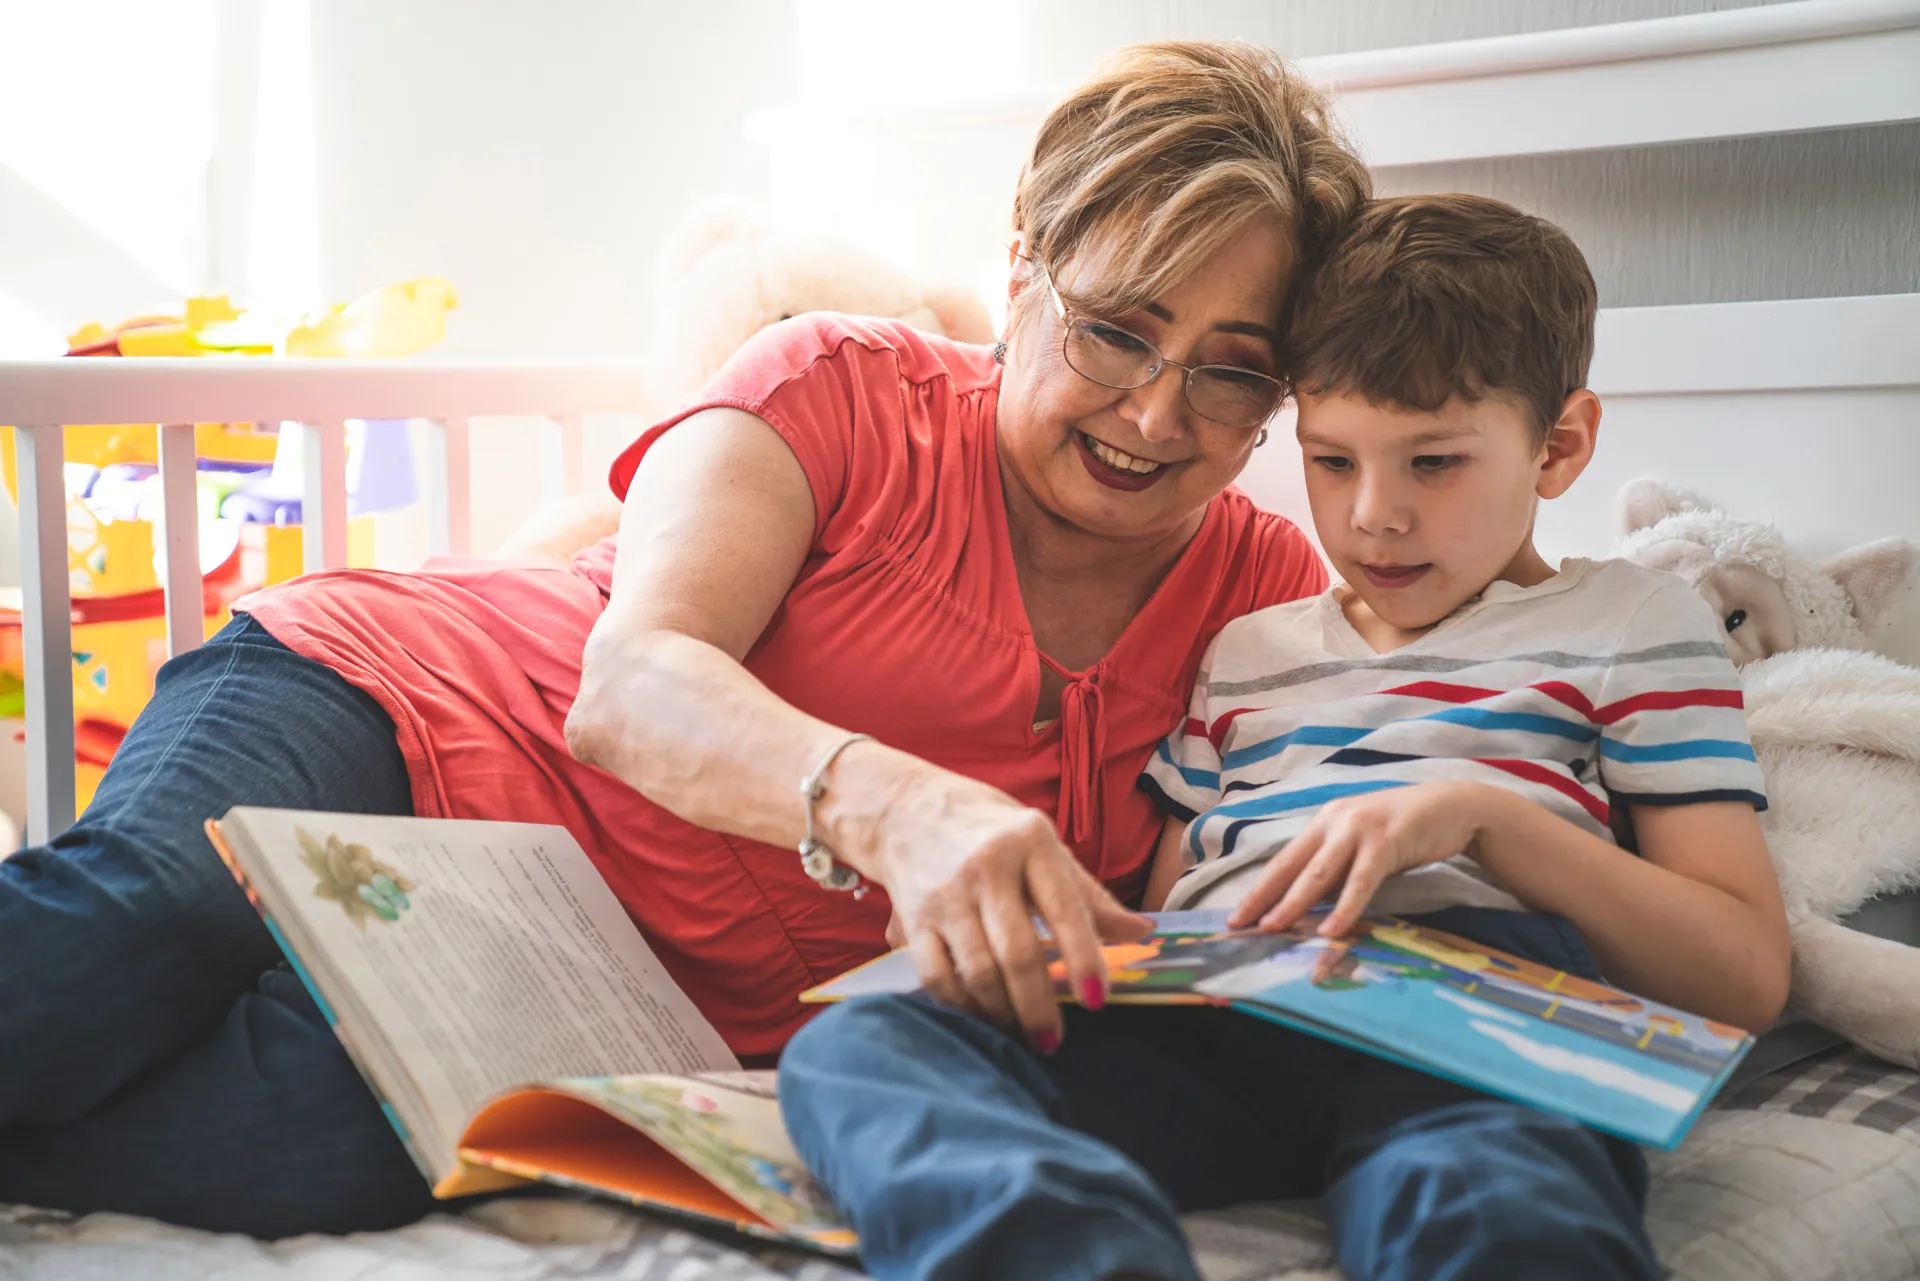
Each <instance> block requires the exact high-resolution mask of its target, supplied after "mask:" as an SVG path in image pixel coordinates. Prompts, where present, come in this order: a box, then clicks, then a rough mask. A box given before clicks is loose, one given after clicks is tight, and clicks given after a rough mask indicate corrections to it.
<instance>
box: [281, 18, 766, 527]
mask: <svg viewBox="0 0 1920 1281" xmlns="http://www.w3.org/2000/svg"><path fill="white" fill-rule="evenodd" d="M793 32H794V18H793V10H792V5H791V4H788V3H778V2H761V0H703V3H701V4H697V5H667V4H632V3H626V2H624V0H548V2H547V3H543V4H539V5H530V4H512V3H498V2H488V3H474V2H472V0H407V2H406V3H392V2H391V0H322V2H320V3H316V4H315V5H314V6H313V57H314V91H315V98H316V112H315V123H316V135H317V156H318V179H319V181H318V190H319V196H320V202H319V230H320V277H321V285H322V288H323V291H324V292H325V294H326V295H327V296H328V297H331V298H348V297H352V296H354V295H355V294H357V293H359V292H361V291H363V290H366V289H370V288H373V287H375V286H377V285H380V284H383V283H386V282H388V281H393V280H400V279H405V278H407V277H410V276H421V275H441V276H445V277H446V278H447V279H448V280H450V281H452V282H453V284H454V287H455V288H456V289H457V290H458V292H459V294H460V307H459V309H458V310H457V311H456V312H454V313H453V315H452V316H451V317H450V318H449V326H448V336H447V340H446V342H445V343H444V344H443V345H442V346H441V347H440V348H439V349H437V350H438V352H439V353H440V354H444V355H447V356H460V357H491V356H520V357H538V356H568V355H576V356H631V355H638V354H640V353H641V352H642V350H643V349H644V345H645V343H646V341H647V329H648V325H649V323H650V318H649V308H650V305H651V303H650V299H651V272H652V266H653V256H654V251H655V248H656V245H657V242H658V240H659V238H660V236H661V234H662V232H663V231H665V230H666V228H667V227H668V226H669V225H670V224H671V222H672V221H673V219H674V218H675V217H676V216H677V215H678V213H679V212H680V211H681V210H682V209H683V208H684V207H685V206H686V204H687V203H689V202H690V201H691V200H693V199H694V198H696V197H697V196H700V195H708V194H723V193H724V194H734V195H740V196H744V197H748V198H755V199H759V200H765V199H766V196H767V162H766V156H765V153H764V152H763V151H762V150H761V149H760V148H758V147H756V146H755V145H754V144H753V143H751V142H750V141H749V140H748V139H747V137H746V135H745V133H744V131H743V129H742V123H741V122H742V120H743V119H744V118H745V117H746V115H747V114H748V113H749V112H750V111H752V110H754V109H756V108H759V107H763V106H770V105H773V104H775V103H779V102H783V101H786V100H788V99H790V98H792V97H793V96H794V94H795V92H796V91H797V86H798V75H799V72H798V68H797V66H795V64H794V61H793V58H792V56H791V49H790V46H791V44H792V40H793ZM631 431H632V425H631V424H613V423H595V424H590V439H589V453H588V465H589V468H590V475H591V474H592V473H603V471H604V467H605V465H606V463H607V462H608V461H609V460H610V458H611V456H612V454H613V453H614V452H616V450H617V449H618V447H619V445H620V444H622V443H624V440H625V438H626V437H627V436H628V435H630V434H631ZM535 456H536V455H535V451H534V449H533V447H532V446H531V444H530V443H528V442H526V441H524V440H523V439H520V438H519V437H518V436H517V435H516V433H515V431H514V429H513V428H512V426H511V425H502V424H484V423H483V424H480V425H479V426H478V427H477V428H476V431H475V438H474V468H473V480H474V496H473V522H474V524H473V546H474V548H475V550H477V551H484V550H486V549H487V548H489V547H492V546H493V545H495V544H496V543H497V542H498V541H499V540H500V539H501V538H502V537H504V536H505V535H506V534H507V533H508V532H510V531H511V530H512V529H513V527H514V526H515V525H517V524H518V523H519V521H520V519H521V518H522V517H523V515H524V514H525V513H526V512H527V511H529V510H531V508H532V506H533V505H534V502H535V498H534V494H533V492H532V486H531V485H530V484H529V483H528V479H527V478H528V476H529V474H530V468H531V467H532V466H533V460H534V458H535Z"/></svg>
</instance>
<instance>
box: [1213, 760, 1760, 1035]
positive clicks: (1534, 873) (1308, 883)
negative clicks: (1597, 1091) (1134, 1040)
mask: <svg viewBox="0 0 1920 1281" xmlns="http://www.w3.org/2000/svg"><path fill="white" fill-rule="evenodd" d="M1631 812H1632V814H1633V817H1634V820H1635V823H1636V825H1637V830H1638V833H1639V838H1640V856H1638V857H1636V856H1635V855H1633V854H1631V853H1629V852H1628V851H1626V850H1623V849H1621V848H1620V847H1619V846H1617V845H1615V844H1613V843H1612V842H1611V841H1608V840H1606V839H1604V838H1602V837H1599V836H1596V835H1594V834H1593V833H1591V832H1588V831H1584V830H1582V829H1581V828H1579V827H1576V826H1575V825H1574V824H1572V823H1570V822H1568V821H1567V820H1566V819H1563V818H1561V817H1560V816H1559V815H1557V814H1554V813H1552V812H1551V811H1549V810H1547V809H1546V808H1544V807H1543V806H1540V805H1537V804H1535V803H1534V802H1533V801H1530V800H1528V799H1527V798H1526V797H1524V796H1522V795H1520V794H1519V793H1517V792H1513V791H1510V790H1508V789H1507V788H1504V787H1499V786H1496V785H1494V784H1491V783H1478V782H1445V783H1421V784H1416V785H1414V786H1411V787H1403V788H1396V789H1394V790H1392V791H1385V792H1375V793H1372V794H1369V795H1365V796H1352V797H1345V798H1343V799H1341V800H1337V801H1334V802H1331V803H1330V804H1327V805H1324V806H1322V807H1321V808H1320V810H1319V812H1318V813H1316V814H1315V815H1314V817H1313V820H1312V821H1311V822H1310V823H1309V824H1308V825H1307V827H1306V828H1305V829H1303V830H1302V831H1301V833H1300V834H1299V835H1298V836H1296V837H1294V838H1293V839H1292V840H1291V841H1289V842H1288V843H1287V846H1286V848H1285V849H1284V850H1283V851H1282V852H1281V853H1280V854H1279V855H1277V856H1276V857H1275V858H1274V860H1273V861H1272V862H1271V863H1269V864H1268V865H1267V868H1266V870H1265V871H1264V872H1263V873H1262V875H1261V877H1260V880H1259V881H1258V882H1257V883H1256V884H1255V886H1254V887H1253V889H1252V890H1251V891H1249V893H1248V895H1247V897H1246V899H1245V900H1244V901H1243V902H1242V903H1241V904H1240V906H1239V907H1238V908H1236V909H1235V910H1234V914H1233V917H1232V918H1231V919H1232V922H1233V924H1235V925H1247V924H1251V923H1252V922H1253V921H1254V920H1258V921H1259V922H1260V925H1261V927H1262V928H1265V929H1281V928H1284V927H1286V926H1287V925H1290V924H1292V922H1293V921H1295V920H1296V919H1298V918H1299V916H1300V915H1301V914H1302V913H1304V912H1305V911H1307V910H1308V909H1309V908H1311V907H1312V906H1313V905H1314V904H1315V903H1317V902H1319V901H1320V900H1321V898H1322V897H1323V896H1325V895H1328V894H1338V896H1339V901H1338V903H1337V904H1336V905H1335V907H1334V909H1333V911H1332V912H1331V913H1330V914H1329V915H1328V918H1327V920H1326V921H1325V922H1324V923H1323V924H1322V926H1321V929H1322V930H1323V931H1325V932H1328V933H1335V934H1337V933H1341V932H1343V931H1344V930H1345V928H1346V927H1347V926H1348V925H1350V924H1351V923H1352V921H1353V919H1354V918H1355V917H1357V916H1358V915H1359V914H1360V912H1361V911H1363V910H1364V909H1365V907H1366V904H1367V902H1368V900H1369V899H1371V898H1372V897H1373V894H1374V891H1375V890H1377V889H1378V888H1379V887H1380V885H1381V883H1382V882H1384V881H1385V880H1386V878H1387V877H1389V876H1393V875H1395V874H1397V873H1399V872H1404V871H1408V870H1410V869H1412V868H1415V867H1421V866H1424V865H1426V864H1428V863H1437V862H1440V861H1442V860H1443V859H1446V858H1450V857H1452V856H1453V855H1455V854H1459V853H1463V852H1464V853H1466V854H1469V855H1471V856H1472V857H1473V859H1474V860H1475V861H1476V862H1478V863H1479V864H1480V866H1481V867H1482V868H1484V869H1486V871H1487V872H1488V873H1490V874H1491V875H1492V876H1493V878H1494V879H1495V880H1496V881H1498V882H1499V883H1500V885H1501V886H1502V887H1503V888H1504V889H1506V890H1507V891H1508V892H1509V893H1511V894H1512V895H1513V896H1514V897H1515V898H1517V899H1519V900H1520V901H1521V902H1522V903H1525V904H1526V905H1527V906H1528V907H1530V908H1532V909H1534V910H1535V911H1541V912H1558V913H1559V914H1560V915H1562V916H1565V917H1566V918H1567V919H1568V920H1570V921H1572V922H1573V924H1574V925H1575V926H1576V927H1578V928H1579V930H1580V932H1581V933H1582V934H1583V935H1585V936H1586V939H1587V942H1588V944H1589V945H1590V946H1591V947H1592V949H1593V952H1594V956H1595V959H1596V960H1598V961H1599V963H1600V966H1601V969H1602V970H1603V971H1604V972H1605V973H1606V976H1607V978H1608V979H1609V980H1611V981H1613V982H1616V983H1618V984H1620V985H1621V986H1622V987H1626V988H1629V989H1631V990H1632V991H1635V992H1638V993H1640V994H1641V995H1643V996H1649V997H1652V998H1653V999H1654V1000H1656V1001H1662V1002H1665V1003H1666V1004H1668V1005H1676V1006H1679V1007H1680V1008H1681V1009H1684V1010H1691V1011H1693V1012H1694V1013H1696V1014H1702V1015H1705V1016H1706V1017H1708V1018H1712V1019H1717V1020H1720V1021H1721V1022H1725V1023H1731V1024H1733V1025H1734V1026H1735V1027H1743V1028H1749V1029H1753V1030H1756V1031H1757V1030H1759V1029H1761V1028H1764V1027H1766V1026H1767V1025H1768V1024H1769V1023H1771V1022H1773V1020H1774V1019H1775V1018H1777V1017H1778V1016H1779V1014H1780V1010H1781V1007H1782V1006H1783V1005H1785V1003H1786V997H1787V980H1788V977H1789V972H1790V968H1791V951H1790V948H1789V944H1788V938H1787V922H1786V911H1785V909H1784V908H1783V907H1782V906H1781V902H1780V888H1779V884H1778V882H1777V881H1776V880H1775V879H1774V873H1773V864H1772V861H1771V860H1770V859H1769V858H1768V856H1767V847H1766V843H1765V841H1764V840H1763V839H1762V837H1761V834H1760V823H1759V820H1758V818H1756V817H1755V815H1754V812H1753V809H1752V807H1751V806H1750V805H1748V804H1747V803H1745V802H1741V801H1708V802H1700V803H1695V804H1683V805H1672V806H1659V805H1636V806H1633V807H1631ZM1269 909H1271V910H1269Z"/></svg>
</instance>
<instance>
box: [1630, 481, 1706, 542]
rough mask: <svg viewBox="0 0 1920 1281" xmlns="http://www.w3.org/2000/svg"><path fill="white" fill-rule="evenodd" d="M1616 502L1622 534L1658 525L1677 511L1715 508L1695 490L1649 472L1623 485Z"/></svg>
mask: <svg viewBox="0 0 1920 1281" xmlns="http://www.w3.org/2000/svg"><path fill="white" fill-rule="evenodd" d="M1613 504H1614V510H1615V512H1616V513H1618V516H1619V520H1620V532H1621V533H1622V534H1631V533H1635V532H1637V531H1639V530H1642V529H1645V528H1646V527H1647V526H1649V525H1657V524H1659V523H1660V522H1661V521H1663V520H1665V519H1666V518H1667V517H1669V516H1671V515H1673V514H1674V513H1676V512H1688V511H1712V510H1713V504H1712V503H1710V502H1708V501H1707V500H1706V499H1705V498H1702V497H1701V496H1700V495H1699V494H1696V493H1694V492H1693V491H1692V490H1690V489H1679V488H1676V487H1675V486H1672V485H1669V484H1666V483H1665V482H1663V481H1658V480H1654V479H1653V478H1652V477H1649V476H1642V477H1641V478H1640V479H1638V480H1630V481H1628V482H1627V483H1626V484H1624V485H1622V486H1621V487H1620V494H1619V496H1618V497H1617V498H1615V499H1614V500H1613Z"/></svg>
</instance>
